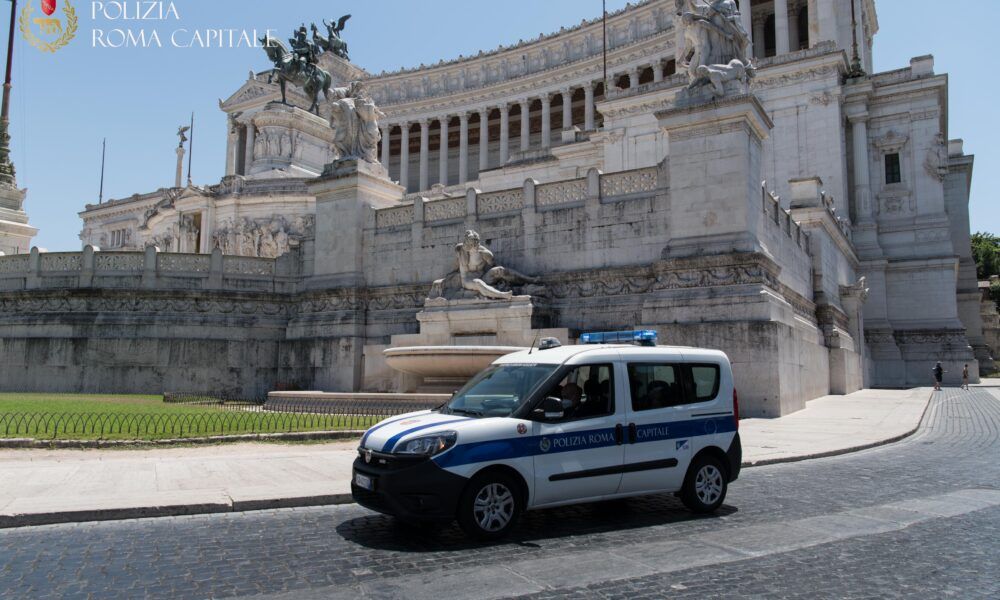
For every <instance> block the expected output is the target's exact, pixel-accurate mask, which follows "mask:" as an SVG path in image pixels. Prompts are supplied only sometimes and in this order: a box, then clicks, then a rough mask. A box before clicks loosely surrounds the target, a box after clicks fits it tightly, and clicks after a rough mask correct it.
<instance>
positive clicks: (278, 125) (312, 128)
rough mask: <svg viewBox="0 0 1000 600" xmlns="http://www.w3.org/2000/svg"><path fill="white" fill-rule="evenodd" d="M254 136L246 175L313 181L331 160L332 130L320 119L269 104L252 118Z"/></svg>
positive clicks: (304, 111) (297, 110)
mask: <svg viewBox="0 0 1000 600" xmlns="http://www.w3.org/2000/svg"><path fill="white" fill-rule="evenodd" d="M252 124H253V127H254V129H255V131H256V132H257V133H256V136H255V141H254V145H253V148H252V150H253V153H252V156H253V162H252V163H251V164H250V166H249V171H248V175H249V176H251V177H254V176H265V175H266V176H277V174H278V173H279V172H283V173H286V174H287V175H286V176H291V177H315V176H316V175H319V174H320V173H321V172H322V171H323V168H324V165H326V164H327V163H328V162H329V161H330V160H331V159H332V158H333V155H332V150H331V149H332V144H333V129H331V128H330V123H329V122H328V121H327V120H326V119H325V118H323V117H320V116H317V115H314V114H313V113H311V112H308V111H306V110H303V109H301V108H298V107H295V106H289V105H287V104H281V103H280V102H271V103H269V104H268V105H267V106H265V107H264V110H262V111H260V112H258V113H257V114H255V115H254V116H253V121H252Z"/></svg>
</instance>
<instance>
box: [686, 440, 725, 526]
mask: <svg viewBox="0 0 1000 600" xmlns="http://www.w3.org/2000/svg"><path fill="white" fill-rule="evenodd" d="M728 488H729V483H728V481H727V478H726V472H725V468H724V467H723V466H722V463H721V462H719V460H718V459H716V458H714V457H712V456H709V455H706V454H703V455H701V456H699V457H698V458H696V459H695V460H694V462H692V463H691V467H690V468H689V469H688V472H687V477H685V478H684V487H683V488H682V489H681V501H682V502H683V503H684V506H686V507H688V510H691V511H693V512H696V513H703V514H707V513H713V512H715V511H716V510H717V509H718V508H719V507H720V506H722V503H723V501H725V499H726V491H727V490H728Z"/></svg>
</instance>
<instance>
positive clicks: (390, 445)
mask: <svg viewBox="0 0 1000 600" xmlns="http://www.w3.org/2000/svg"><path fill="white" fill-rule="evenodd" d="M468 420H469V417H462V418H461V419H451V420H448V421H438V422H437V423H427V424H425V425H419V426H417V427H411V428H410V429H405V430H403V431H400V432H399V433H397V434H396V435H394V436H392V437H391V438H389V439H388V440H387V441H386V443H385V445H384V446H382V452H392V449H393V448H394V447H395V446H396V442H398V441H399V440H401V439H403V438H404V437H406V436H408V435H410V434H411V433H415V432H417V431H420V430H422V429H428V428H431V427H437V426H438V425H448V424H449V423H458V422H459V421H468Z"/></svg>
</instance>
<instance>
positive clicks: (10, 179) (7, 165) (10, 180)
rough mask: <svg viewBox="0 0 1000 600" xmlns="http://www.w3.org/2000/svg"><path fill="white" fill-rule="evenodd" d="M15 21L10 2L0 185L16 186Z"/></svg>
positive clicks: (1, 117)
mask: <svg viewBox="0 0 1000 600" xmlns="http://www.w3.org/2000/svg"><path fill="white" fill-rule="evenodd" d="M16 21H17V0H10V36H9V37H8V38H7V73H6V76H5V77H4V83H3V106H2V108H0V183H5V184H7V185H11V186H15V187H16V185H17V183H16V179H15V176H14V163H13V161H11V160H10V133H9V126H10V88H11V76H12V75H13V73H12V71H13V65H14V30H15V27H14V24H15V23H16Z"/></svg>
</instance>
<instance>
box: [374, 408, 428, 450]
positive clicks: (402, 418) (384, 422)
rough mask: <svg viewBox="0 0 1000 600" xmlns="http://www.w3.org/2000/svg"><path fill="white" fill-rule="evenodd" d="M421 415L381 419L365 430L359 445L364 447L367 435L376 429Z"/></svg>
mask: <svg viewBox="0 0 1000 600" xmlns="http://www.w3.org/2000/svg"><path fill="white" fill-rule="evenodd" d="M421 416H422V415H417V416H413V415H404V416H402V417H396V418H395V419H387V420H385V421H382V422H381V423H379V424H378V425H375V426H373V427H371V428H370V429H369V430H368V431H366V432H365V434H364V435H363V436H361V447H362V448H364V447H365V442H367V441H368V436H370V435H371V434H372V433H374V432H375V431H377V430H379V429H382V428H383V427H385V426H386V425H392V424H393V423H398V422H400V421H405V420H406V419H419V418H420V417H421Z"/></svg>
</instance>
